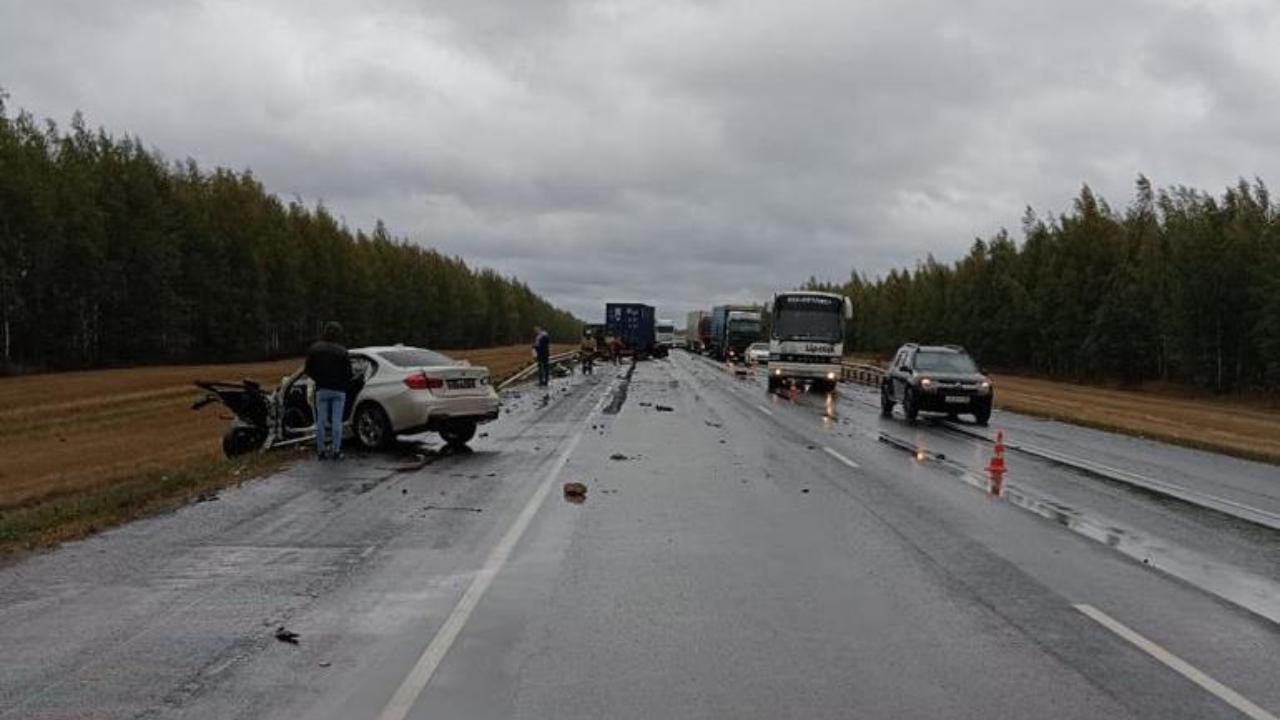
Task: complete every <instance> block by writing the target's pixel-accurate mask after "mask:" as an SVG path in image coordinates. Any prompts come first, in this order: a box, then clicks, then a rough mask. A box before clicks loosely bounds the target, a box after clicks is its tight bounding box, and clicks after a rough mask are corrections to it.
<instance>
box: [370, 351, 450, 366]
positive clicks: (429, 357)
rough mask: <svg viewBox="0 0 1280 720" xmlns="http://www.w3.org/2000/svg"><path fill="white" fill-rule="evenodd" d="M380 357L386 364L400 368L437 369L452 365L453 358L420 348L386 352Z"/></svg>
mask: <svg viewBox="0 0 1280 720" xmlns="http://www.w3.org/2000/svg"><path fill="white" fill-rule="evenodd" d="M381 355H382V357H383V358H384V359H386V361H387V362H389V363H391V364H392V365H395V366H397V367H402V368H412V367H437V366H440V365H452V364H453V358H451V357H449V356H448V355H442V354H441V353H438V352H434V351H432V350H423V349H422V348H405V349H403V350H387V351H386V352H383V353H381Z"/></svg>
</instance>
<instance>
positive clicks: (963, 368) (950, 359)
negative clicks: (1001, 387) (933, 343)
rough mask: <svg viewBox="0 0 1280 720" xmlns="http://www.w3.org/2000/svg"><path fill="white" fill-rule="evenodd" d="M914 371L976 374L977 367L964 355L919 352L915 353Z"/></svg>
mask: <svg viewBox="0 0 1280 720" xmlns="http://www.w3.org/2000/svg"><path fill="white" fill-rule="evenodd" d="M916 370H924V371H931V372H955V373H976V372H978V366H977V365H974V364H973V360H972V359H970V357H969V356H968V355H966V354H964V353H958V352H931V351H928V350H921V351H919V352H917V353H916Z"/></svg>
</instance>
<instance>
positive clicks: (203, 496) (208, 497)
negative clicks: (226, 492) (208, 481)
mask: <svg viewBox="0 0 1280 720" xmlns="http://www.w3.org/2000/svg"><path fill="white" fill-rule="evenodd" d="M217 499H219V498H218V493H216V492H213V491H212V490H206V491H204V492H202V493H200V494H199V495H196V502H198V503H202V502H213V501H214V500H217Z"/></svg>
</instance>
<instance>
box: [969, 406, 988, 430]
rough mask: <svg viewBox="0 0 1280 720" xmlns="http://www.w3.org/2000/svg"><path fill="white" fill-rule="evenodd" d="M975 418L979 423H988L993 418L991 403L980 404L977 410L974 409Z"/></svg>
mask: <svg viewBox="0 0 1280 720" xmlns="http://www.w3.org/2000/svg"><path fill="white" fill-rule="evenodd" d="M973 419H974V420H975V421H977V423H978V424H979V425H986V424H987V422H988V421H989V420H991V405H990V404H989V403H988V404H986V405H982V406H980V407H979V408H978V409H977V410H974V411H973Z"/></svg>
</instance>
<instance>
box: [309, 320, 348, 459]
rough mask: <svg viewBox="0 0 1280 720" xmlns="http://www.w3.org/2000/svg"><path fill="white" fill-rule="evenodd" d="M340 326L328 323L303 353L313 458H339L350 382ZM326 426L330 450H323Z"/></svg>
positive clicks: (340, 456)
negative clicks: (312, 413) (312, 404)
mask: <svg viewBox="0 0 1280 720" xmlns="http://www.w3.org/2000/svg"><path fill="white" fill-rule="evenodd" d="M341 340H342V326H341V325H339V324H338V323H336V322H333V321H329V322H327V323H325V324H324V333H323V334H322V335H321V336H320V339H319V340H317V341H316V342H315V343H313V344H312V345H311V348H310V349H309V350H307V366H306V372H307V377H309V378H311V381H312V382H314V383H315V387H316V455H317V456H318V457H319V458H320V459H321V460H324V459H325V458H328V457H331V458H333V459H334V460H341V459H342V409H343V406H345V405H346V404H347V385H348V384H349V383H350V382H351V359H350V358H349V357H348V356H347V348H346V347H345V346H343V345H342V343H341ZM326 423H327V424H328V425H329V435H330V436H331V438H332V445H333V449H332V450H331V451H330V450H327V449H326V448H325V425H326Z"/></svg>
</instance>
